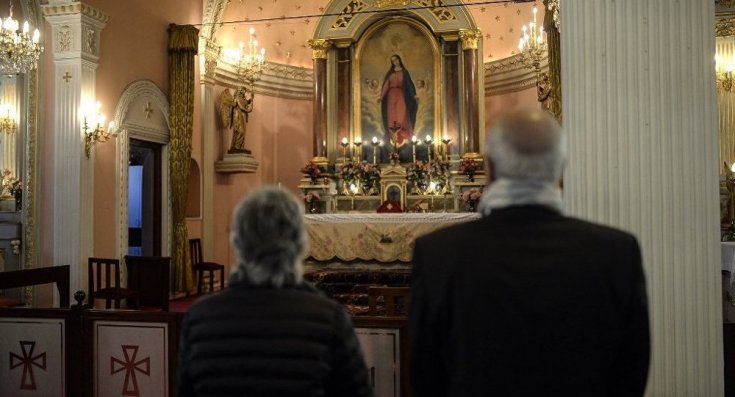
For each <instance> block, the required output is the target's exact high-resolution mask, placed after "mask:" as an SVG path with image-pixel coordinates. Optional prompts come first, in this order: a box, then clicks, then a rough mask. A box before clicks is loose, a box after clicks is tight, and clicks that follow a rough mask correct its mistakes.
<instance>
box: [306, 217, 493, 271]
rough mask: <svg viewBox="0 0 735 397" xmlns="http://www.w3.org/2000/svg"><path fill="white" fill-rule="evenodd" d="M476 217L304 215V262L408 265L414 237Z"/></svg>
mask: <svg viewBox="0 0 735 397" xmlns="http://www.w3.org/2000/svg"><path fill="white" fill-rule="evenodd" d="M479 217H480V215H479V214H477V213H467V212H464V213H404V214H391V213H386V214H375V213H359V214H314V215H306V231H307V233H308V236H309V252H308V259H309V260H316V261H341V262H351V261H365V262H386V263H390V262H405V263H410V262H411V259H412V256H413V245H414V242H415V240H416V238H418V237H419V236H422V235H424V234H427V233H430V232H432V231H434V230H438V229H441V228H444V227H447V226H450V225H453V224H456V223H461V222H468V221H471V220H474V219H478V218H479Z"/></svg>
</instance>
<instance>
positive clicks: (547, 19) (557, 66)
mask: <svg viewBox="0 0 735 397" xmlns="http://www.w3.org/2000/svg"><path fill="white" fill-rule="evenodd" d="M544 6H545V7H546V13H545V16H544V32H546V39H547V44H548V46H549V47H548V48H549V76H548V78H549V84H548V85H549V87H548V89H549V90H550V92H549V93H548V96H546V99H544V100H543V106H544V109H546V110H548V111H549V113H551V115H552V116H554V118H556V120H557V121H558V122H559V124H561V36H560V34H559V29H557V28H556V25H555V24H554V16H553V13H552V12H551V11H549V7H548V0H544Z"/></svg>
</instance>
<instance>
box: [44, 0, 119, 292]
mask: <svg viewBox="0 0 735 397" xmlns="http://www.w3.org/2000/svg"><path fill="white" fill-rule="evenodd" d="M43 14H44V17H45V18H46V20H47V21H48V23H49V24H50V25H51V34H52V42H53V46H52V48H47V49H46V51H53V56H54V66H53V69H51V70H49V71H48V72H49V73H50V75H51V76H53V78H52V79H50V80H49V81H50V82H51V84H53V85H54V87H55V88H54V92H55V96H54V100H53V102H52V103H54V104H55V108H54V109H52V113H53V118H52V119H51V120H49V122H47V123H46V128H48V129H49V134H53V136H54V139H53V141H54V146H53V163H54V171H53V175H50V176H49V178H47V179H46V181H47V183H49V184H51V187H50V189H49V191H50V192H52V193H51V194H53V199H54V224H53V236H54V237H53V238H54V242H53V263H54V264H58V265H70V266H71V274H70V287H71V288H70V293H71V294H72V295H73V294H74V292H75V291H77V290H79V289H85V290H86V285H87V283H86V281H87V277H86V269H87V258H89V257H90V256H92V254H93V238H92V233H93V223H92V221H93V215H94V214H93V209H94V200H93V193H94V162H95V154H94V153H95V150H94V148H92V150H91V153H90V154H91V156H90V158H87V156H86V155H85V153H84V137H83V136H82V131H81V123H80V121H79V120H80V111H81V109H80V108H81V103H82V101H94V100H95V81H96V80H95V73H96V69H97V63H98V61H99V44H100V32H101V31H102V29H103V28H104V27H105V24H106V23H107V20H108V19H109V17H108V16H107V15H106V14H104V13H102V12H101V11H99V10H97V9H95V8H92V7H90V6H89V5H87V4H84V3H80V2H70V3H60V2H56V3H54V4H51V5H47V6H44V7H43ZM92 103H93V102H92ZM105 105H106V106H107V107H108V109H112V108H111V106H113V104H111V103H106V104H105ZM108 113H109V112H108ZM111 237H114V236H111Z"/></svg>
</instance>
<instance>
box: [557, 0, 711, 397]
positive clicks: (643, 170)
mask: <svg viewBox="0 0 735 397" xmlns="http://www.w3.org/2000/svg"><path fill="white" fill-rule="evenodd" d="M714 14H715V10H714V3H713V2H712V1H701V0H680V1H677V2H665V1H639V0H618V1H608V0H585V1H565V2H564V5H563V7H562V8H561V20H562V21H563V34H562V35H561V40H562V42H561V49H562V61H561V67H562V73H561V75H562V76H568V77H569V78H565V79H564V80H563V84H562V91H563V92H562V101H563V106H562V109H563V112H564V129H565V130H566V131H567V134H568V142H569V165H568V167H567V170H566V173H565V175H564V201H565V206H566V208H567V209H568V211H569V212H570V213H571V214H572V215H575V216H579V217H582V218H587V219H593V220H596V221H598V222H602V223H605V224H610V225H613V226H616V227H620V228H623V229H626V230H629V231H632V232H633V233H634V234H635V235H636V236H637V237H638V239H639V241H640V243H641V249H642V255H643V264H644V268H645V273H646V278H647V283H648V300H649V312H650V324H651V334H652V338H651V351H652V361H651V370H650V375H649V382H648V391H647V395H650V396H675V395H676V396H721V395H723V393H724V391H723V384H724V382H723V345H722V300H721V299H722V297H721V288H722V287H721V275H720V247H719V205H718V193H719V191H718V189H719V185H718V164H717V153H718V151H717V124H716V122H717V113H716V112H717V103H716V98H715V83H714V81H715V73H714V70H715V68H714V66H715V65H714V57H713V55H714V53H715V47H714V43H715V41H714V40H713V34H714V29H713V26H714V20H713V18H714Z"/></svg>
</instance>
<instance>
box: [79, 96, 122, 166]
mask: <svg viewBox="0 0 735 397" xmlns="http://www.w3.org/2000/svg"><path fill="white" fill-rule="evenodd" d="M101 107H102V105H101V104H100V103H99V101H98V102H96V103H95V106H94V107H92V106H91V105H90V104H86V105H85V104H83V105H82V108H81V110H82V133H83V134H84V152H85V154H86V155H87V158H89V153H90V151H91V149H92V145H94V144H96V143H97V142H107V140H108V139H110V137H111V136H114V130H113V128H114V126H115V123H114V122H112V121H111V122H110V124H109V125H108V127H107V129H105V127H104V124H105V115H103V114H100V108H101ZM93 123H94V124H93Z"/></svg>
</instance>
